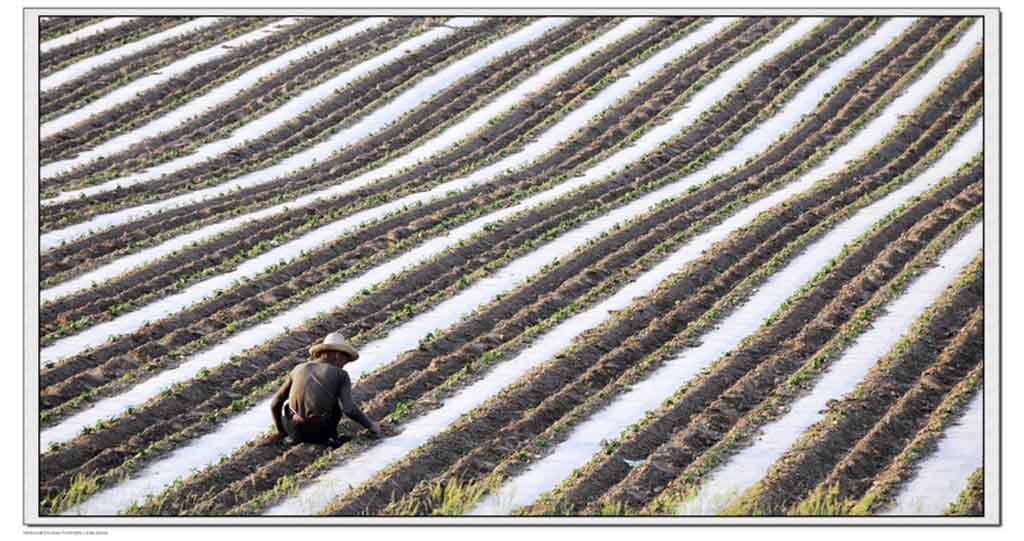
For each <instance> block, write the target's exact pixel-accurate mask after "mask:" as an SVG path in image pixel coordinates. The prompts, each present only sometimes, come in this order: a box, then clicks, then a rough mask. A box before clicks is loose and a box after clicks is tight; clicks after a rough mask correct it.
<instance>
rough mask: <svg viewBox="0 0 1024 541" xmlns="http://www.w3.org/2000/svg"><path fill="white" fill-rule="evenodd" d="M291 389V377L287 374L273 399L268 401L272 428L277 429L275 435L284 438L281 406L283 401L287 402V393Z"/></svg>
mask: <svg viewBox="0 0 1024 541" xmlns="http://www.w3.org/2000/svg"><path fill="white" fill-rule="evenodd" d="M291 388H292V375H291V374H288V375H287V376H285V378H284V383H282V384H281V387H280V388H278V389H277V392H276V393H274V399H273V400H271V401H270V411H271V412H272V413H273V414H274V426H275V427H277V433H278V434H280V435H282V436H284V435H286V434H285V431H284V423H283V421H282V420H281V406H283V405H284V403H285V401H286V400H288V393H289V392H290V391H291Z"/></svg>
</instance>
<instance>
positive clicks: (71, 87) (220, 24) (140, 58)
mask: <svg viewBox="0 0 1024 541" xmlns="http://www.w3.org/2000/svg"><path fill="white" fill-rule="evenodd" d="M279 19H280V17H227V18H224V19H223V20H220V21H217V22H216V23H214V24H212V25H210V26H208V27H206V28H202V29H199V30H196V31H195V32H191V33H189V34H186V35H183V36H178V37H176V38H170V39H167V40H164V41H163V42H161V43H160V44H159V45H157V46H156V47H154V48H155V49H156V50H154V48H149V49H144V50H142V51H139V52H137V53H135V54H131V55H128V56H125V57H123V58H121V59H118V60H115V61H113V62H107V63H104V64H102V65H99V66H96V67H95V68H93V69H92V70H90V71H89V73H88V75H87V77H88V81H87V82H86V81H82V80H80V79H76V80H72V81H68V82H66V83H64V84H62V85H60V86H57V87H54V88H52V89H50V90H47V91H46V92H43V93H42V94H41V95H40V96H39V121H40V123H45V122H47V121H49V120H52V119H54V118H56V117H58V116H60V115H63V114H65V113H69V112H71V111H73V110H75V109H79V108H81V107H84V106H85V105H87V104H89V103H91V102H93V101H95V100H97V99H99V98H100V97H102V96H104V95H106V94H108V93H110V92H112V91H114V90H116V89H117V88H119V87H121V86H124V85H126V84H127V83H130V82H132V81H134V80H136V79H139V78H140V77H144V76H146V75H149V74H151V73H154V72H157V71H159V70H160V68H163V67H165V66H167V65H169V64H171V63H173V62H175V61H177V60H180V59H182V58H184V57H186V56H188V55H190V54H192V53H194V52H197V51H200V50H203V49H206V48H209V47H213V46H215V45H217V44H219V43H223V42H226V41H229V40H232V39H234V38H236V37H238V36H241V35H242V34H245V33H247V32H251V31H253V30H255V29H257V28H259V27H261V26H265V25H269V24H270V23H272V22H274V21H275V20H279ZM107 159H109V157H108V158H107ZM43 196H44V197H45V196H46V194H43Z"/></svg>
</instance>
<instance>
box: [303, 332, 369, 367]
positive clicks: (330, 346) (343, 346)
mask: <svg viewBox="0 0 1024 541" xmlns="http://www.w3.org/2000/svg"><path fill="white" fill-rule="evenodd" d="M321 351H340V352H342V353H348V354H349V355H350V356H351V357H352V360H353V361H354V360H356V359H358V358H359V352H358V351H356V348H354V347H352V344H350V343H349V341H348V340H346V339H345V336H344V335H342V334H341V333H340V332H332V333H331V334H328V335H327V336H325V337H324V341H323V342H321V343H319V344H313V347H311V348H309V354H310V355H316V354H317V353H320V352H321Z"/></svg>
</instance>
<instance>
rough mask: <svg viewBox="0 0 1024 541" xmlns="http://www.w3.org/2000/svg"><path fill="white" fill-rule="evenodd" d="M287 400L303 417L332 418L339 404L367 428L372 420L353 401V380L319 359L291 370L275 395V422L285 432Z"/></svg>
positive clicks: (350, 416)
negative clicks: (283, 410)
mask: <svg viewBox="0 0 1024 541" xmlns="http://www.w3.org/2000/svg"><path fill="white" fill-rule="evenodd" d="M286 400H287V402H288V408H289V409H291V410H292V411H293V412H294V413H297V414H299V415H301V416H302V417H306V418H311V417H314V416H317V415H322V416H325V417H330V416H331V414H332V412H334V411H335V409H334V408H335V407H336V406H337V405H338V404H340V406H341V411H342V412H343V413H344V414H345V415H346V416H347V417H348V418H349V419H352V420H353V421H356V422H357V423H359V424H360V425H362V426H363V427H365V428H366V429H367V430H370V427H371V425H372V423H371V422H370V419H369V418H368V417H367V416H366V415H365V414H364V413H363V412H362V411H360V409H359V408H358V407H357V406H356V405H355V403H354V402H353V401H352V380H351V379H350V378H349V376H348V372H345V371H344V370H342V369H341V368H338V367H337V366H334V365H333V364H329V363H326V362H319V361H308V362H304V363H302V364H300V365H298V366H296V367H295V368H293V369H292V371H291V373H289V374H288V377H287V378H286V379H285V380H284V383H282V384H281V387H280V388H279V389H278V390H277V393H276V394H275V395H274V399H273V401H272V403H271V409H272V411H273V412H274V424H275V425H277V427H278V431H280V432H281V433H283V432H284V431H283V427H282V424H281V406H282V405H283V404H284V403H285V401H286Z"/></svg>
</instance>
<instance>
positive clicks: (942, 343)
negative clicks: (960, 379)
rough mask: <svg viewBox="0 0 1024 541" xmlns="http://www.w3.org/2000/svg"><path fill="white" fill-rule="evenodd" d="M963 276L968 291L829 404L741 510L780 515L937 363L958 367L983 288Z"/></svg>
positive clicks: (941, 306) (954, 296) (952, 297)
mask: <svg viewBox="0 0 1024 541" xmlns="http://www.w3.org/2000/svg"><path fill="white" fill-rule="evenodd" d="M962 276H963V277H965V278H966V279H968V280H969V283H968V284H967V286H966V287H962V288H959V289H956V290H955V291H954V289H955V288H957V287H958V286H957V283H954V285H953V286H951V288H950V290H949V292H948V293H947V294H945V295H943V297H942V298H940V300H939V301H938V302H937V304H936V305H933V307H932V308H930V309H929V310H931V311H932V317H931V319H930V320H929V321H928V322H927V323H926V324H925V325H924V327H923V328H922V329H919V330H918V331H917V332H915V333H914V335H913V339H912V341H911V344H910V347H909V348H907V350H906V351H905V352H904V353H903V354H900V353H899V352H898V351H896V350H893V351H891V352H890V353H888V354H886V356H885V357H884V358H883V359H881V360H879V362H878V364H877V365H876V366H875V367H874V368H872V370H871V372H869V374H868V375H867V377H866V378H865V379H864V382H862V383H861V389H862V392H861V395H860V396H861V398H857V397H854V396H846V397H844V398H843V399H842V400H840V401H836V402H833V403H831V404H830V405H829V407H828V409H827V410H826V412H825V417H826V419H827V422H819V423H817V424H815V425H813V426H812V427H811V428H810V429H808V431H807V433H806V434H805V438H806V439H802V440H801V441H802V444H801V446H800V448H799V449H795V450H791V451H789V452H787V453H786V454H785V455H784V456H783V457H782V458H780V459H779V460H778V461H777V462H776V463H775V465H773V467H772V469H771V470H769V473H768V474H767V476H766V477H765V478H764V479H762V480H761V481H760V482H759V483H758V490H757V493H756V494H755V495H753V496H752V497H751V498H750V499H749V500H748V501H747V502H745V505H744V509H749V510H757V511H759V512H760V513H761V514H769V515H776V514H784V513H785V512H786V510H787V509H788V508H790V506H792V505H794V504H796V503H797V502H799V501H800V499H802V498H803V497H804V496H806V495H807V493H808V492H809V491H810V490H811V489H813V488H814V486H815V485H817V484H818V483H820V482H821V481H823V480H824V479H825V478H826V476H827V475H828V474H829V472H830V471H831V470H832V469H833V467H834V466H835V465H836V464H838V463H839V461H840V460H841V459H842V458H843V456H844V455H846V453H847V452H849V451H850V450H851V449H854V448H855V447H856V445H857V443H858V441H859V440H860V439H861V438H863V437H864V436H865V435H866V434H867V433H868V432H869V431H870V430H871V429H872V427H874V426H875V424H876V423H877V421H878V420H879V419H881V418H882V417H883V415H884V414H885V413H886V411H888V410H889V408H890V407H892V405H893V404H894V403H896V401H897V399H899V398H900V397H901V396H903V395H904V393H906V392H907V391H908V390H909V389H910V388H911V387H912V386H913V385H914V383H915V382H916V381H917V380H918V379H920V378H921V376H922V374H923V373H925V371H926V370H927V369H928V368H929V367H930V366H932V365H933V364H934V363H935V362H936V360H937V359H939V360H942V359H945V360H947V361H950V362H962V360H961V361H957V360H956V357H959V356H960V354H959V353H958V352H963V353H967V352H968V351H970V350H971V348H973V347H974V346H975V345H976V344H974V343H972V341H971V340H969V339H968V338H969V336H970V333H969V332H968V333H965V335H964V339H963V341H958V340H956V336H957V335H958V334H959V331H960V330H961V329H962V328H963V327H964V326H965V325H966V323H967V322H968V320H969V319H970V317H971V315H972V314H973V313H974V311H975V310H976V309H977V308H978V307H979V306H981V303H982V301H983V298H984V289H985V288H984V283H983V281H982V273H981V272H978V267H977V266H974V265H972V266H971V267H968V269H967V270H965V271H964V273H963V274H962ZM957 282H959V280H958V281H957ZM963 348H967V349H963ZM947 349H950V350H951V351H949V352H948V355H947V354H945V353H944V351H946V350H947ZM971 357H972V358H973V356H971ZM839 412H842V415H838V413H839Z"/></svg>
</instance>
